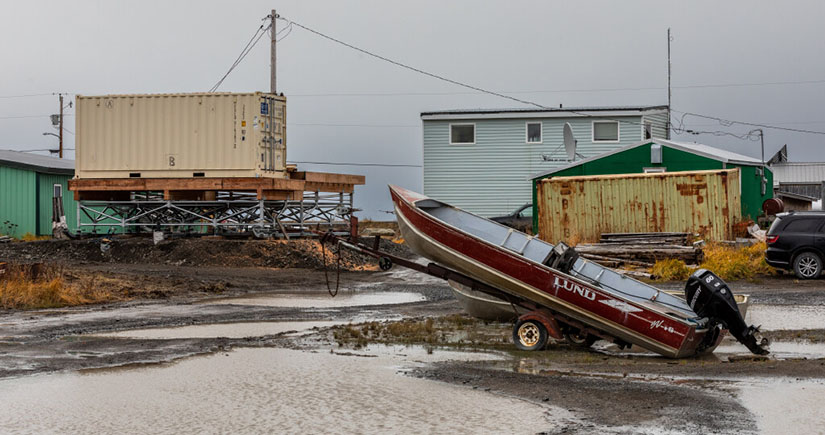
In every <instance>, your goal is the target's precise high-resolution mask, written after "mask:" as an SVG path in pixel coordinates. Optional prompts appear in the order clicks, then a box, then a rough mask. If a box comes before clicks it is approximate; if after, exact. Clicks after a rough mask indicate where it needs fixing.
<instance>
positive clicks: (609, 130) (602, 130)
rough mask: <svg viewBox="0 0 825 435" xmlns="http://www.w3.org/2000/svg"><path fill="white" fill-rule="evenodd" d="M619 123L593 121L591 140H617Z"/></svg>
mask: <svg viewBox="0 0 825 435" xmlns="http://www.w3.org/2000/svg"><path fill="white" fill-rule="evenodd" d="M618 141H619V123H618V122H617V121H593V142H618Z"/></svg>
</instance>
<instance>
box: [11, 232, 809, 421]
mask: <svg viewBox="0 0 825 435" xmlns="http://www.w3.org/2000/svg"><path fill="white" fill-rule="evenodd" d="M101 246H104V247H103V249H101ZM385 248H386V249H392V250H394V252H395V253H397V254H402V255H407V256H411V254H409V253H407V252H405V250H404V247H403V246H399V245H395V244H391V243H390V242H385ZM0 261H11V262H45V263H47V264H49V265H55V266H56V267H60V268H62V270H63V271H64V273H66V274H67V275H70V276H74V277H78V279H79V277H88V276H95V277H98V278H97V279H99V280H102V281H101V282H105V283H106V285H110V286H112V288H113V289H114V290H115V292H116V293H117V294H118V295H119V300H117V301H115V302H112V303H107V304H100V305H91V306H81V307H71V308H59V309H47V310H30V311H24V310H6V311H3V312H0V379H12V378H18V379H19V378H20V377H25V376H30V375H34V374H46V373H60V372H74V371H78V370H88V369H98V368H105V367H117V366H126V367H133V366H135V365H147V364H149V365H153V364H159V363H165V362H170V361H177V360H180V359H182V358H185V357H190V356H193V355H213V354H216V353H220V352H228V351H230V350H232V349H240V348H287V349H297V350H301V351H304V352H317V351H323V352H332V353H334V354H337V355H348V356H342V357H350V358H357V357H359V356H375V355H374V352H375V349H376V348H377V347H376V346H379V347H378V348H380V346H381V345H398V344H401V345H405V346H412V347H423V348H424V349H426V350H427V352H435V353H438V352H442V351H447V350H461V351H467V352H478V353H484V354H487V353H493V354H495V355H497V356H498V357H497V358H496V359H494V360H489V361H485V360H481V361H479V360H472V361H468V360H461V359H457V360H449V361H439V362H432V363H428V364H424V365H421V364H414V361H413V360H408V361H407V362H406V364H411V365H413V368H411V369H410V370H407V371H405V373H406V374H404V375H399V376H413V377H417V378H422V379H429V380H434V381H441V382H446V383H449V384H453V385H459V386H463V387H466V388H468V389H469V390H473V391H476V390H481V391H485V392H487V393H489V394H494V395H500V396H506V397H514V398H518V399H520V400H524V401H527V402H529V403H531V404H535V405H537V406H545V407H548V409H551V408H552V409H563V410H566V412H568V413H571V415H574V416H575V418H568V419H567V420H565V421H564V424H561V425H556V426H548V429H547V430H548V431H550V432H560V433H561V432H564V433H576V432H579V433H591V432H594V431H598V432H604V431H607V432H617V433H624V432H628V433H632V432H639V431H641V430H645V431H652V432H658V431H661V430H664V429H667V430H671V431H675V432H697V433H752V432H756V431H758V430H760V428H762V423H760V416H759V415H757V413H755V412H754V411H753V410H751V409H749V408H747V407H746V406H745V404H743V402H742V401H741V400H740V399H738V397H737V394H736V391H737V389H738V386H739V385H740V384H741V383H742V382H743V380H746V381H748V382H753V381H754V380H757V381H759V382H762V381H765V380H777V379H778V380H785V379H791V380H812V381H816V382H822V381H823V380H825V359H823V358H824V357H825V352H822V353H821V354H820V353H817V352H819V351H817V350H816V349H819V348H817V347H816V346H819V345H821V344H822V343H825V321H823V322H821V326H819V327H816V322H815V321H814V322H813V324H812V325H813V326H811V325H806V326H804V327H794V328H781V327H780V328H772V329H771V330H769V331H766V332H765V335H766V336H768V337H769V338H771V339H772V340H773V341H775V342H787V343H799V345H800V346H801V347H802V348H806V346H813V347H814V349H815V351H814V352H813V353H810V352H809V353H804V352H803V353H800V354H796V353H794V351H793V350H792V351H789V352H785V353H780V354H777V355H772V356H770V357H768V358H753V357H750V356H749V354H748V353H747V351H746V350H745V349H744V347H741V346H740V348H741V349H740V348H737V347H736V346H738V345H737V344H736V343H735V342H733V341H732V340H728V341H727V342H726V343H725V345H726V349H728V350H726V351H717V352H716V353H715V354H714V355H710V356H706V357H702V358H693V359H684V360H669V359H665V358H661V357H658V356H655V355H652V354H649V353H646V352H644V351H642V350H639V349H635V348H634V349H630V350H625V351H620V350H619V349H617V348H616V347H615V346H613V345H610V344H608V343H604V342H599V343H597V344H596V345H595V346H594V348H593V349H586V350H583V349H578V348H574V347H571V346H569V345H567V344H565V343H553V344H551V345H550V346H549V348H548V350H546V351H543V352H534V353H525V352H518V351H515V350H514V349H513V346H512V344H511V342H510V334H511V325H509V324H504V323H486V322H482V321H478V320H475V319H471V318H468V317H466V316H464V315H462V314H461V308H460V306H459V305H458V303H457V302H456V301H455V299H454V298H453V297H452V294H451V291H450V290H449V287H448V286H446V284H444V283H442V282H440V281H438V280H434V279H431V278H428V277H422V276H419V275H416V274H414V273H411V272H407V271H404V270H397V269H393V270H392V271H390V272H380V271H378V270H377V268H376V267H375V266H374V263H373V261H372V260H370V259H366V258H361V257H357V256H349V257H348V258H347V259H346V261H344V262H343V265H344V271H343V272H342V273H341V275H340V281H341V289H340V294H339V296H338V299H332V302H330V301H329V300H328V298H329V296H328V295H327V293H326V292H327V290H328V287H327V285H328V283H329V285H331V286H333V288H334V285H335V277H336V274H335V272H334V271H331V272H330V273H327V274H325V273H324V272H323V270H322V267H323V264H324V263H323V258H322V257H321V255H320V248H318V246H317V244H316V243H315V242H311V241H291V242H261V241H228V240H205V239H183V240H172V241H167V242H164V243H162V244H160V245H157V246H155V245H152V244H151V242H150V241H148V240H146V239H141V238H124V239H111V240H109V241H104V240H102V239H93V240H83V241H77V242H68V241H66V242H63V241H61V242H51V241H49V242H32V243H12V244H6V245H0ZM328 280H329V281H331V282H328ZM659 286H660V287H663V288H668V289H675V288H681V286H682V283H664V284H659ZM730 286H731V288H732V289H734V291H736V292H740V293H748V294H750V295H751V304H752V306H753V307H759V308H761V309H763V310H768V309H771V308H772V307H779V308H782V307H785V308H787V307H790V308H793V307H798V306H803V307H806V310H809V311H810V310H813V312H814V313H817V312H818V311H817V310H818V309H820V308H822V309H823V312H825V281H821V280H820V281H801V282H800V281H796V280H794V279H792V278H789V277H773V278H765V279H762V280H760V281H756V282H737V283H730ZM302 295H306V296H308V297H311V298H315V299H311V300H310V302H309V304H308V305H304V306H300V307H291V306H288V305H289V304H288V303H287V304H284V303H280V302H279V303H275V304H269V303H268V302H267V303H259V300H258V299H255V298H256V297H261V298H262V299H260V300H261V301H264V302H266V301H269V300H270V299H271V298H275V299H276V300H281V299H278V298H280V297H283V298H282V299H290V298H297V299H300V298H301V296H302ZM324 295H326V296H324ZM363 295H368V296H370V297H374V298H373V299H367V302H368V303H367V304H366V305H363V304H362V305H358V304H355V305H353V304H350V303H348V302H347V301H352V300H355V299H356V298H357V297H359V296H363ZM404 295H415V297H416V298H417V299H415V300H414V301H412V302H410V301H409V298H406V297H405V296H404ZM250 296H251V297H252V298H250ZM267 298H270V299H267ZM313 300H314V301H319V302H317V304H316V305H313V302H312V301H313ZM338 301H340V304H339V302H338ZM398 301H402V302H401V303H398ZM385 302H386V303H385ZM806 312H807V311H806ZM814 319H816V318H815V317H814ZM250 322H267V323H272V322H285V323H284V324H289V325H291V324H292V323H288V322H306V324H307V325H312V324H313V322H336V323H339V324H340V325H338V326H323V327H318V328H314V329H309V330H306V331H303V332H301V333H296V332H295V330H273V331H271V332H267V331H266V329H265V328H264V327H263V326H262V328H263V329H261V331H262V332H260V333H255V334H240V335H238V334H234V335H233V334H232V333H225V332H220V333H213V334H211V335H210V333H209V332H207V333H206V335H205V336H193V337H180V338H174V335H175V334H174V333H173V334H172V336H171V337H172V338H161V339H158V338H140V337H138V336H135V337H129V336H118V335H117V334H118V333H122V332H125V331H132V330H145V329H147V328H153V329H158V328H160V329H162V330H169V331H183V330H185V329H186V328H180V327H190V328H191V327H196V328H197V327H200V326H202V327H205V328H206V327H210V325H211V326H214V325H228V326H231V325H244V324H248V325H253V326H255V325H257V324H256V323H250ZM319 324H320V323H319ZM261 325H265V324H264V323H261ZM175 328H177V329H175ZM230 330H231V329H230ZM222 331H223V330H222ZM731 349H732V350H731ZM0 382H3V381H2V380H0ZM421 406H423V407H426V406H437V405H436V404H432V403H431V404H426V403H422V405H421ZM376 412H379V411H378V410H376ZM548 412H549V411H548ZM513 429H514V430H513V431H515V432H518V430H515V428H513ZM496 431H497V432H498V431H502V432H510V430H507V429H506V428H505V429H502V430H496Z"/></svg>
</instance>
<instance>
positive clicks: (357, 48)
mask: <svg viewBox="0 0 825 435" xmlns="http://www.w3.org/2000/svg"><path fill="white" fill-rule="evenodd" d="M278 19H279V20H283V21H286V22H287V23H289V24H290V25H295V26H298V27H300V28H302V29H304V30H306V31H308V32H310V33H313V34H315V35H317V36H320V37H322V38H324V39H327V40H329V41H332V42H335V43H336V44H340V45H343V46H345V47H348V48H350V49H353V50H355V51H358V52H360V53H363V54H366V55H367V56H370V57H374V58H376V59H379V60H383V61H384V62H388V63H391V64H393V65H395V66H398V67H401V68H404V69H407V70H410V71H413V72H416V73H419V74H423V75H425V76H428V77H432V78H434V79H437V80H441V81H443V82H447V83H451V84H454V85H456V86H461V87H463V88H467V89H472V90H474V91H478V92H482V93H485V94H489V95H493V96H496V97H499V98H504V99H507V100H511V101H515V102H517V103H519V104H525V105H528V106H535V107H538V108H540V109H549V108H548V107H547V106H543V105H541V104H538V103H535V102H532V101H528V100H522V99H519V98H516V97H513V96H510V95H505V94H502V93H499V92H495V91H490V90H487V89H484V88H480V87H478V86H473V85H469V84H467V83H462V82H459V81H457V80H453V79H450V78H447V77H444V76H441V75H438V74H435V73H431V72H429V71H425V70H423V69H420V68H416V67H413V66H410V65H407V64H404V63H401V62H398V61H395V60H392V59H390V58H387V57H385V56H381V55H379V54H375V53H372V52H370V51H367V50H365V49H363V48H360V47H356V46H355V45H352V44H349V43H347V42H344V41H342V40H340V39H336V38H333V37H332V36H329V35H326V34H324V33H321V32H319V31H317V30H315V29H312V28H309V27H307V26H304V25H303V24H301V23H297V22H295V21H292V20H289V19H287V18H284V17H278Z"/></svg>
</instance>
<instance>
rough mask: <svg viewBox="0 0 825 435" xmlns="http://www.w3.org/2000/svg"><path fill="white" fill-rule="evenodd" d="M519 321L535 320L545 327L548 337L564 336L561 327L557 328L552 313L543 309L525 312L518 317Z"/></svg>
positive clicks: (557, 324)
mask: <svg viewBox="0 0 825 435" xmlns="http://www.w3.org/2000/svg"><path fill="white" fill-rule="evenodd" d="M518 320H519V322H521V321H522V320H535V321H537V322H540V323H541V324H542V325H544V328H545V329H547V334H549V335H550V337H552V338H554V339H556V340H562V339H564V336H563V335H562V333H561V328H559V322H557V321H556V318H555V317H553V315H552V314H550V313H548V312H544V311H530V312H529V313H527V314H523V315H521V316H520V317H519V318H518Z"/></svg>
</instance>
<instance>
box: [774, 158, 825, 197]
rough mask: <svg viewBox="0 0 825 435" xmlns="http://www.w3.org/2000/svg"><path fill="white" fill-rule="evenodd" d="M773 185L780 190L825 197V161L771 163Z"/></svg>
mask: <svg viewBox="0 0 825 435" xmlns="http://www.w3.org/2000/svg"><path fill="white" fill-rule="evenodd" d="M771 169H772V170H773V173H774V177H773V183H774V184H773V187H774V189H775V190H776V191H778V192H788V193H795V194H797V195H804V196H811V197H814V198H817V199H821V198H823V196H825V195H823V194H825V191H823V189H822V185H823V184H825V162H782V163H775V164H773V165H771Z"/></svg>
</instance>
